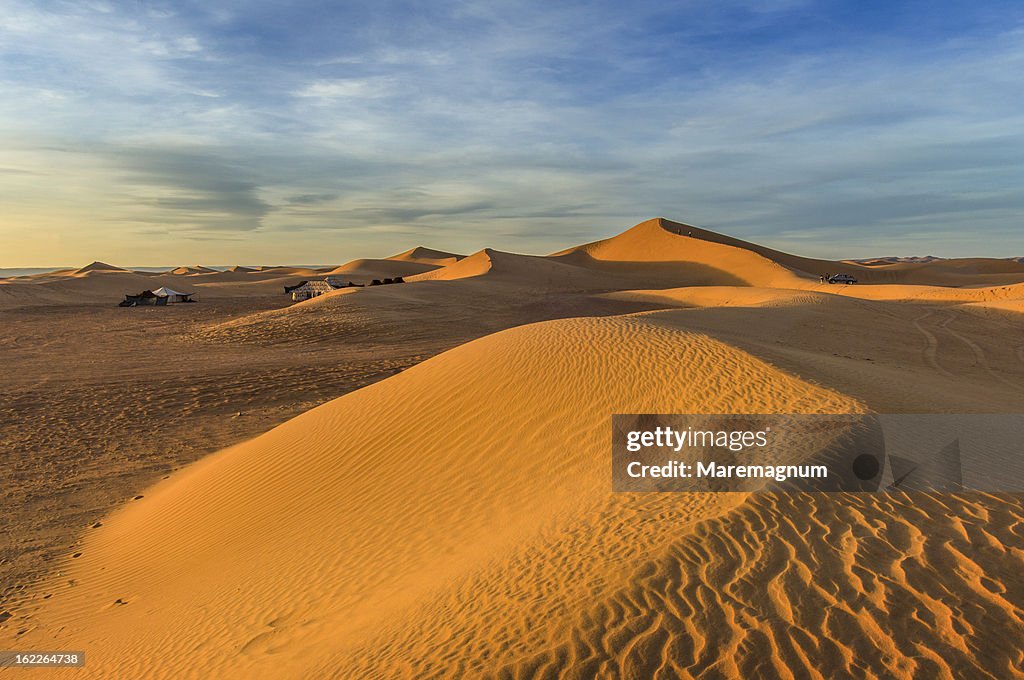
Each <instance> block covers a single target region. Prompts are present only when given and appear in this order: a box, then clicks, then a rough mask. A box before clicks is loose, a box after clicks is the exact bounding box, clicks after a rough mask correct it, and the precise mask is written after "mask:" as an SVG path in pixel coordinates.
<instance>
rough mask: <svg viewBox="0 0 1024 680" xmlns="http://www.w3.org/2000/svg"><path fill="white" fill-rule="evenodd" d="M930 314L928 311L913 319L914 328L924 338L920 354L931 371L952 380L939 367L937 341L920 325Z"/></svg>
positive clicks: (951, 375)
mask: <svg viewBox="0 0 1024 680" xmlns="http://www.w3.org/2000/svg"><path fill="white" fill-rule="evenodd" d="M932 313H933V312H930V311H929V312H925V313H924V314H922V315H921V316H919V317H917V318H916V319H914V327H915V328H917V330H918V332H919V333H920V334H921V335H922V336H924V341H925V347H924V349H923V350H921V354H922V356H923V357H924V360H925V363H927V364H928V365H929V366H931V367H932V368H933V369H935V370H936V371H937V372H939V373H940V374H942V375H944V376H946V377H947V378H952V377H953V374H952V373H950V372H949V371H947V370H946V369H944V368H943V367H942V366H940V365H939V360H938V356H937V355H938V351H939V339H938V338H937V337H935V334H934V333H932V332H931V331H929V330H927V329H926V328H925V327H924V326H923V325H921V322H922V321H924V320H925V319H927V318H928V317H929V316H931V315H932Z"/></svg>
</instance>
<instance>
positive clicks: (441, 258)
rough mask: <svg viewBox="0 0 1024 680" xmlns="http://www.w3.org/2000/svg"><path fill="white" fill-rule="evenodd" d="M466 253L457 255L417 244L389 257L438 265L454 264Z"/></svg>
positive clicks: (390, 258)
mask: <svg viewBox="0 0 1024 680" xmlns="http://www.w3.org/2000/svg"><path fill="white" fill-rule="evenodd" d="M464 257H465V255H457V254H455V253H447V252H445V251H443V250H434V249H433V248H427V247H425V246H416V247H415V248H410V249H409V250H406V251H403V252H401V253H398V254H397V255H392V256H391V257H389V258H387V259H389V260H398V261H403V262H419V263H420V264H432V265H436V266H438V267H443V266H445V265H449V264H454V263H455V262H458V261H459V260H461V259H462V258H464Z"/></svg>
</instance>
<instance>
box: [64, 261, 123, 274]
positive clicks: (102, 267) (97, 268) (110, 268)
mask: <svg viewBox="0 0 1024 680" xmlns="http://www.w3.org/2000/svg"><path fill="white" fill-rule="evenodd" d="M123 271H128V270H127V269H122V268H121V267H115V266H114V265H112V264H107V263H106V262H98V261H97V262H92V263H90V264H87V265H85V266H84V267H81V268H80V269H76V270H74V271H73V272H70V273H71V274H88V273H89V272H123ZM61 273H68V272H61Z"/></svg>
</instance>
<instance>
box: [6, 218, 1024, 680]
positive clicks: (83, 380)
mask: <svg viewBox="0 0 1024 680" xmlns="http://www.w3.org/2000/svg"><path fill="white" fill-rule="evenodd" d="M86 269H89V270H88V271H82V270H78V271H71V272H59V273H54V274H50V275H46V276H41V277H27V279H26V280H22V279H8V280H5V281H3V282H0V301H3V302H2V303H0V314H2V315H3V317H4V321H5V323H3V324H2V325H0V329H2V330H0V332H2V333H3V334H4V336H5V337H4V338H3V342H2V343H0V346H2V347H3V350H2V351H3V353H4V361H5V365H6V366H9V367H12V368H13V369H14V370H13V371H12V372H9V373H8V374H7V375H6V376H5V378H4V387H5V390H4V392H5V396H4V400H5V401H4V404H3V410H4V413H5V419H4V422H5V431H4V433H3V434H4V437H3V441H4V442H5V446H9V447H10V450H9V451H6V452H4V459H5V460H15V461H16V465H14V466H13V469H5V470H4V471H3V474H4V475H5V476H6V477H7V479H5V480H4V485H3V488H4V490H5V492H4V493H5V496H6V497H5V499H4V502H5V506H7V507H11V508H15V509H16V510H15V512H14V513H13V516H11V517H9V518H6V519H5V520H4V521H5V523H6V526H4V527H3V529H4V533H3V535H4V536H6V537H7V538H5V539H4V545H3V546H2V549H3V551H4V552H3V555H4V559H5V561H4V563H3V564H2V565H0V569H3V570H4V571H3V572H0V574H2V575H3V576H5V577H11V578H16V579H17V580H19V581H20V583H19V584H18V585H20V586H23V587H14V588H8V589H6V590H5V591H4V593H3V596H4V603H3V606H2V607H0V610H2V611H6V612H7V613H8V616H7V618H6V620H5V621H3V622H2V623H0V639H2V643H0V647H4V648H10V649H65V650H71V649H78V650H85V651H86V653H87V659H88V661H87V665H86V667H85V668H84V669H67V670H61V671H50V672H47V671H34V673H36V674H39V675H40V676H42V675H44V674H45V675H52V676H54V677H84V678H122V677H146V678H320V677H325V678H326V677H337V678H357V677H358V678H363V677H369V678H423V677H438V678H441V677H552V678H555V677H563V678H590V677H609V678H617V677H622V678H648V677H660V678H676V677H709V678H710V677H715V678H718V677H729V678H750V677H792V678H805V677H810V678H833V677H879V678H882V677H900V678H915V677H936V678H940V677H950V678H952V677H955V678H961V677H970V678H1010V677H1021V676H1024V670H1022V663H1024V655H1022V652H1021V649H1024V508H1022V504H1021V498H1020V497H1019V496H1016V495H1008V494H1007V495H990V494H981V493H965V494H958V495H952V494H906V493H891V494H871V495H856V494H775V495H765V494H762V495H747V494H615V493H612V492H611V485H610V479H609V457H610V449H609V447H610V442H609V423H610V416H611V414H613V413H643V412H650V413H673V412H677V413H730V412H735V413H776V412H778V413H815V412H822V413H849V412H863V411H876V412H883V413H926V412H939V413H942V412H950V413H1000V412H1007V413H1012V412H1021V411H1022V409H1024V334H1022V331H1024V316H1022V313H1024V264H1022V263H1019V262H1015V261H1012V260H982V259H970V260H936V261H929V262H879V263H872V264H860V263H847V262H842V261H825V260H815V259H809V258H802V257H798V256H795V255H789V254H786V253H780V252H778V251H775V250H772V249H768V248H764V247H761V246H758V245H755V244H750V243H746V242H744V241H740V240H737V239H733V238H730V237H727V236H724V235H720V234H715V233H714V232H709V231H707V230H703V229H699V228H697V227H691V226H689V225H683V224H679V223H675V222H670V221H667V220H662V219H655V220H649V221H647V222H643V223H641V224H639V225H637V226H635V227H633V228H632V229H629V230H627V231H625V232H623V233H622V234H620V235H618V236H615V237H613V238H610V239H606V240H604V241H598V242H595V243H591V244H586V245H583V246H578V247H574V248H569V249H567V250H564V251H560V252H558V253H555V254H553V255H550V256H545V257H542V256H530V255H519V254H514V253H505V252H501V251H497V250H492V249H484V250H481V251H478V252H476V253H473V254H470V255H468V256H466V257H462V256H457V255H454V254H449V253H443V252H439V251H431V250H430V249H425V248H422V247H420V248H415V249H413V250H411V251H407V252H405V253H401V254H399V255H397V256H394V257H392V258H387V259H383V260H357V261H354V262H352V263H349V264H348V265H342V266H341V267H339V268H337V269H332V270H330V271H332V272H334V273H336V274H338V275H345V274H350V275H352V276H362V277H372V278H377V277H379V276H403V277H405V280H406V281H407V283H405V284H402V285H392V286H380V287H372V288H371V287H367V288H350V289H343V290H338V291H335V292H333V293H329V294H327V295H324V296H321V297H318V298H314V299H312V300H309V301H306V302H302V303H298V304H290V303H289V302H288V300H287V299H286V298H285V297H284V296H283V294H282V293H283V291H282V290H281V288H280V286H282V285H285V284H288V283H294V282H296V281H297V280H302V279H304V278H315V277H317V276H323V275H324V273H323V272H314V271H303V270H282V269H266V270H258V271H236V272H224V273H218V272H205V273H187V274H178V275H175V274H168V275H143V274H140V273H137V272H127V271H123V270H122V271H117V270H114V269H112V268H106V267H105V266H104V267H93V268H91V269H90V268H86ZM417 269H418V270H419V271H415V270H417ZM825 271H829V272H840V271H845V272H848V273H851V274H854V275H855V276H857V277H858V278H859V279H860V280H861V281H862V283H860V284H858V285H856V286H835V285H828V284H822V283H820V282H819V280H818V275H819V274H820V273H822V272H825ZM383 272H390V273H388V274H385V273H383ZM143 281H145V282H146V283H145V285H144V286H143V287H147V288H150V287H154V288H155V287H158V286H159V285H167V286H169V287H172V288H175V289H181V288H182V287H186V286H187V287H188V289H189V290H192V289H195V290H199V291H201V295H202V302H200V303H198V304H196V305H178V306H170V307H167V308H150V309H142V308H140V309H130V310H121V309H116V308H110V306H111V305H112V304H115V303H116V301H117V299H118V297H119V295H120V294H121V293H123V292H129V291H130V289H132V288H138V287H139V284H140V283H141V282H143ZM157 282H159V283H157ZM186 282H187V284H186ZM122 288H124V289H125V290H121V289H122ZM115 291H117V292H116V293H115ZM100 298H104V299H100ZM62 329H63V330H62ZM140 355H141V356H140ZM191 461H196V462H192V463H191V464H187V465H186V463H190V462H191ZM136 497H137V498H136ZM26 556H27V557H26ZM5 580H6V578H5ZM19 672H20V671H19ZM15 674H16V672H14V671H8V673H7V674H6V675H11V676H12V677H13V675H15ZM0 677H5V673H4V672H3V670H2V669H0Z"/></svg>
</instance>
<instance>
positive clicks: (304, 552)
mask: <svg viewBox="0 0 1024 680" xmlns="http://www.w3.org/2000/svg"><path fill="white" fill-rule="evenodd" d="M665 367H673V370H665ZM452 376H459V379H458V380H454V381H453V380H451V377H452ZM751 382H753V383H757V384H759V385H761V386H762V387H763V389H761V390H758V391H755V392H751V391H749V390H747V389H745V388H744V385H746V384H750V383H751ZM499 384H500V385H502V390H501V391H500V392H498V391H495V390H493V389H491V387H490V386H491V385H499ZM609 385H615V389H607V387H608V386H609ZM822 408H824V409H831V410H838V411H849V410H850V409H859V408H861V407H860V406H858V405H857V404H856V403H855V402H852V401H850V400H849V399H846V398H844V397H842V396H841V395H839V394H837V393H834V392H830V391H828V390H824V389H822V388H819V387H814V386H812V385H810V384H807V383H804V382H802V381H800V380H797V379H795V378H792V377H790V376H787V375H785V374H784V373H782V372H780V371H778V370H776V369H774V368H772V367H771V366H769V365H767V364H765V363H763V362H760V361H758V360H756V359H753V358H752V357H750V356H749V355H746V354H745V353H743V352H740V351H738V350H735V349H732V348H730V347H728V346H727V345H724V344H722V343H719V342H717V341H714V340H710V339H709V338H706V337H703V336H700V335H696V334H691V333H687V332H685V331H682V330H679V329H678V328H673V327H672V326H671V325H666V324H665V323H663V322H661V321H656V320H651V321H647V320H645V319H643V318H640V317H612V318H604V319H569V320H564V321H553V322H546V323H541V324H535V325H530V326H524V327H521V328H517V329H513V330H509V331H504V332H501V333H497V334H495V335H491V336H488V337H486V338H483V339H481V340H478V341H475V342H472V343H469V344H467V345H463V346H461V347H459V348H456V349H454V350H451V351H449V352H447V353H445V354H442V355H440V356H439V357H437V358H435V359H432V360H428V361H426V362H424V363H423V364H420V365H419V366H416V367H414V368H412V369H409V370H407V371H405V372H404V373H401V374H399V375H397V376H395V377H393V378H390V379H388V380H386V381H384V382H381V383H377V384H375V385H372V386H370V387H368V388H364V389H363V390H360V391H359V392H356V393H353V394H351V395H348V396H345V397H341V398H340V399H338V400H335V401H334V402H331V403H329V404H326V405H325V406H323V407H320V408H317V409H314V410H313V411H310V412H309V413H307V414H304V415H303V416H300V417H299V418H296V419H294V420H292V421H290V422H289V423H287V424H285V425H283V426H281V427H279V428H277V429H275V430H272V431H271V432H269V433H267V434H266V435H264V436H262V437H259V438H257V439H255V440H253V441H252V442H249V443H247V444H243V445H240V446H237V447H234V448H231V449H227V450H225V451H223V452H221V453H220V454H217V455H215V456H212V457H210V458H207V459H205V460H204V461H202V462H200V463H198V464H196V465H194V466H192V467H190V468H188V469H187V470H184V471H182V472H181V473H179V474H177V475H175V476H173V477H172V478H171V479H169V480H167V481H166V482H164V483H162V484H160V485H158V486H157V487H155V488H153V489H150V490H149V491H147V492H146V493H145V494H144V496H145V497H144V498H143V499H142V500H140V501H137V502H135V503H133V504H130V505H129V506H126V507H125V508H124V509H123V510H121V511H119V512H118V513H117V514H116V515H114V516H112V517H110V518H109V519H108V520H106V521H105V522H104V525H103V527H101V528H100V529H99V530H97V531H96V532H94V533H92V534H91V535H90V536H89V537H88V538H87V540H86V543H85V545H84V546H83V548H82V549H81V552H82V556H81V557H80V558H79V559H76V560H74V562H73V563H71V564H69V565H68V566H67V568H66V569H68V570H70V571H66V572H65V576H62V577H61V581H62V582H64V581H66V579H68V578H70V579H73V580H75V582H76V583H77V584H78V585H76V586H75V587H73V588H68V587H66V585H65V586H61V585H60V584H59V583H57V584H54V587H55V588H58V589H59V592H57V594H55V595H54V597H53V598H52V599H51V600H49V601H48V602H47V607H46V609H47V610H48V611H44V612H41V613H40V617H45V619H46V623H47V624H48V625H47V628H49V629H51V630H56V629H58V628H61V627H63V632H62V633H61V634H60V635H58V637H57V639H55V640H54V641H53V642H59V640H60V639H61V638H62V637H64V636H74V639H76V640H79V641H80V642H81V643H82V644H87V646H88V647H89V648H90V649H93V650H95V653H94V655H93V658H94V659H95V661H94V662H92V663H90V667H89V669H87V671H86V672H87V673H88V674H90V675H91V676H93V677H101V676H102V675H103V673H109V672H112V671H114V670H115V669H117V668H118V667H119V666H120V664H123V663H124V661H123V659H124V658H125V656H124V655H122V654H119V653H117V650H119V649H122V650H123V649H131V648H135V649H142V648H147V649H150V650H151V651H150V653H149V654H146V655H135V657H134V658H136V659H137V661H136V663H138V664H139V665H138V666H136V667H134V668H133V669H132V672H133V673H134V674H135V675H146V676H147V677H182V676H183V675H184V674H186V671H187V668H189V667H191V666H194V665H195V664H196V659H195V657H191V658H188V657H189V655H186V654H184V651H185V650H187V649H193V648H195V646H196V645H201V646H202V647H203V648H204V649H207V650H208V651H209V653H210V654H211V655H212V656H211V657H210V659H211V660H212V659H213V658H217V659H218V661H216V662H215V667H216V668H217V669H219V670H218V671H217V673H218V674H221V675H224V674H242V675H245V676H247V677H308V674H306V669H308V668H310V667H311V666H312V667H315V666H316V665H318V664H324V663H328V662H329V661H330V659H332V658H334V659H335V661H333V662H330V663H331V664H332V665H334V668H335V672H342V673H343V672H344V670H343V669H345V668H347V667H348V664H350V663H353V662H354V659H348V660H344V659H345V658H346V657H344V650H346V649H350V648H352V647H353V646H354V645H355V644H356V643H357V641H359V640H366V639H368V636H370V635H372V634H373V633H375V632H377V631H381V630H385V629H386V628H387V627H388V626H390V625H392V624H393V623H395V622H397V621H398V620H400V619H401V618H402V617H403V616H404V615H405V614H404V613H403V612H407V611H409V608H410V607H413V606H415V605H416V604H417V603H424V602H428V601H430V600H431V599H433V598H436V597H441V596H445V595H446V594H451V595H455V594H456V592H457V591H452V590H450V589H451V588H453V587H458V586H457V584H458V583H459V582H460V581H461V580H462V579H465V578H470V577H473V576H474V575H477V576H479V575H481V574H484V573H487V572H486V571H484V572H481V571H480V570H481V569H484V570H487V569H499V571H498V572H496V573H494V574H492V577H494V578H493V580H491V581H490V583H491V584H492V586H493V587H498V588H501V589H503V588H505V587H523V588H534V587H536V585H539V584H543V583H545V582H547V583H551V582H553V581H555V582H559V583H563V585H564V588H563V589H561V590H559V589H556V590H557V591H558V592H560V595H559V597H560V598H565V605H566V606H570V607H571V606H575V605H574V604H573V603H574V602H577V601H578V602H582V601H584V600H586V601H593V598H594V593H593V592H592V591H591V588H590V587H583V586H584V585H585V583H586V581H580V582H579V583H577V584H576V585H573V582H565V581H564V579H565V578H566V577H567V576H570V575H573V578H574V579H575V578H578V577H579V576H580V575H581V574H586V575H587V579H597V580H598V581H605V582H606V583H607V584H608V587H611V586H612V584H618V583H621V580H620V579H621V578H623V574H622V571H621V570H622V563H621V560H622V558H623V557H625V556H626V555H628V554H630V553H632V552H633V551H634V550H635V549H636V547H635V546H636V545H644V546H648V547H646V548H645V550H646V549H652V548H653V545H654V544H659V543H660V544H664V545H668V544H670V543H671V542H672V541H673V540H674V537H676V536H677V527H676V526H675V521H674V522H672V523H669V524H666V525H660V524H651V523H645V522H639V521H638V522H637V523H636V524H633V523H632V522H625V523H621V522H605V521H599V520H598V518H599V517H601V516H603V513H604V512H605V511H602V510H601V508H606V510H607V509H608V508H612V507H617V506H621V507H620V510H622V511H623V512H625V513H626V516H634V517H636V518H637V519H638V520H639V518H640V517H642V516H643V513H644V512H646V511H648V510H650V509H651V508H650V507H648V502H646V501H644V502H642V503H640V505H637V506H635V507H632V508H631V507H630V506H631V505H632V503H631V502H630V501H629V499H628V497H625V496H622V497H615V496H612V495H611V494H610V492H609V489H608V481H607V475H606V470H607V451H606V432H607V414H608V413H612V412H645V411H650V412H673V411H679V412H701V411H705V412H719V411H723V410H724V411H737V412H755V413H756V412H768V411H773V410H786V411H811V410H816V409H822ZM570 443H571V444H570ZM555 451H558V452H559V454H558V456H557V457H553V452H555ZM742 498H743V497H742V495H727V494H726V495H716V496H711V497H700V498H697V497H695V498H692V499H689V500H687V499H680V498H679V497H676V498H675V499H674V500H672V504H673V505H675V506H676V508H677V511H680V510H683V509H684V508H685V513H686V518H687V519H686V520H685V521H686V522H687V523H691V522H695V521H698V520H699V519H701V518H707V517H713V516H715V515H717V514H719V513H721V512H723V511H725V510H726V509H728V507H731V506H732V505H735V503H737V502H739V501H741V500H742ZM680 502H682V503H683V505H682V506H680V505H678V504H679V503H680ZM609 504H610V505H609ZM623 504H624V505H623ZM616 512H618V511H616ZM680 519H682V518H681V517H680ZM185 527H189V528H188V529H185ZM558 527H561V528H558ZM552 531H558V532H560V533H561V532H568V536H570V537H572V536H575V538H572V540H571V543H576V542H579V541H582V543H581V544H580V546H579V547H580V550H578V551H577V550H573V551H569V552H566V553H565V554H564V557H565V559H568V560H570V561H571V562H570V563H571V564H572V565H575V566H573V567H572V568H568V569H567V568H565V567H564V566H563V565H562V562H561V561H560V560H550V559H549V560H537V562H536V563H535V564H534V565H533V566H532V567H531V569H527V570H523V571H518V572H517V571H512V570H511V569H512V566H513V565H515V564H516V560H519V559H529V555H530V554H531V553H532V551H534V550H537V549H539V548H540V547H541V546H542V545H544V544H545V542H547V541H549V540H550V537H551V536H552V534H551V532H552ZM590 532H594V533H593V535H592V536H590V537H589V538H588V533H590ZM598 536H604V537H605V539H607V540H606V541H601V540H597V537H598ZM634 540H635V541H636V543H635V545H634V543H633V541H634ZM586 545H589V548H586V549H583V546H586ZM568 547H569V545H568V544H565V545H562V546H561V548H562V549H567V548H568ZM517 555H518V556H520V557H515V556H517ZM488 556H490V557H488ZM502 563H504V564H506V565H507V566H506V567H504V568H502V567H500V566H499V565H500V564H502ZM189 565H191V566H189ZM486 565H494V566H486ZM532 569H537V570H539V571H537V573H534V574H532V575H531V570H532ZM506 570H509V571H506ZM581 570H582V571H581ZM531 582H532V583H534V584H535V585H534V586H529V585H528V584H529V583H531ZM595 582H596V581H595ZM517 583H518V584H519V585H518V586H517V585H515V584H517ZM239 588H241V589H242V591H243V592H245V596H244V597H239V596H238V595H237V593H238V592H239ZM368 592H374V593H378V594H379V596H374V597H373V598H371V599H368V600H367V599H365V593H368ZM385 593H387V595H384V594H385ZM493 596H494V597H495V598H496V600H495V606H496V608H495V609H493V610H492V612H491V613H492V614H493V615H496V616H499V617H501V618H503V619H504V618H506V617H510V618H509V619H508V623H509V624H512V623H514V622H515V621H516V620H517V619H518V618H519V617H523V616H525V615H526V614H527V612H528V611H529V610H530V609H532V607H530V606H529V605H528V602H526V601H518V602H517V601H516V600H515V599H507V598H505V597H504V596H502V595H500V590H499V591H495V592H494V593H493ZM118 599H121V600H123V601H126V602H128V604H127V605H125V606H114V607H111V606H109V605H110V604H111V603H114V602H115V601H116V600H118ZM499 602H503V603H504V605H502V606H500V607H499V606H497V604H498V603H499ZM467 604H468V603H467ZM524 607H525V608H524ZM197 608H201V609H202V610H203V613H201V612H200V611H199V610H198V609H197ZM157 612H164V614H156V613H157ZM469 614H470V610H466V611H465V612H464V615H466V616H468V615H469ZM396 617H397V618H396ZM183 619H184V620H189V621H191V622H192V625H190V626H187V627H181V626H179V625H177V624H176V623H173V622H174V621H180V620H183ZM275 620H281V621H283V622H284V623H282V624H281V625H270V626H269V627H268V626H267V623H266V622H271V621H275ZM468 620H469V619H467V621H468ZM231 621H234V622H236V624H235V625H229V622H231ZM161 622H166V623H167V625H170V626H172V627H173V628H174V629H175V631H176V632H175V633H174V634H173V635H168V634H167V633H168V632H169V629H164V624H163V623H161ZM239 622H251V623H246V624H244V625H238V623H239ZM424 623H425V622H424ZM463 632H466V631H463ZM239 650H241V651H239ZM315 650H319V651H315ZM179 652H181V654H179ZM338 654H342V657H337V656H336V655H338ZM151 659H161V662H160V664H159V665H160V667H157V664H152V665H151V661H150V660H151ZM174 659H179V661H174ZM121 670H122V671H123V670H124V667H121Z"/></svg>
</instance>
